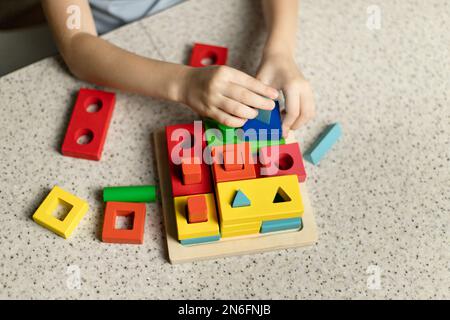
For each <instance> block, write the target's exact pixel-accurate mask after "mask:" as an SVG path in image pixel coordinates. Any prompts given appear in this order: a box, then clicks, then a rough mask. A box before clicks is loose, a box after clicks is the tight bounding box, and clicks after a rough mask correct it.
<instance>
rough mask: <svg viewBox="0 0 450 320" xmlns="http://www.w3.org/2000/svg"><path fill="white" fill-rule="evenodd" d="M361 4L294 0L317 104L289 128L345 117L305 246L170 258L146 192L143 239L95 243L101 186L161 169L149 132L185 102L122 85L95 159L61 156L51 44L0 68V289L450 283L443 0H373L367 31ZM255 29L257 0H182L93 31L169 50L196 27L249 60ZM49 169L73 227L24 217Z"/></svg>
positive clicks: (244, 62) (430, 293) (55, 293)
mask: <svg viewBox="0 0 450 320" xmlns="http://www.w3.org/2000/svg"><path fill="white" fill-rule="evenodd" d="M371 4H373V3H372V1H350V0H342V1H325V0H303V1H302V10H301V15H300V20H301V25H300V32H299V35H298V55H297V58H298V62H299V63H300V65H301V66H302V67H303V70H304V73H305V74H306V75H307V77H308V78H309V79H310V81H311V83H312V85H313V88H314V91H315V96H316V100H317V107H318V114H317V117H316V119H315V120H314V121H313V122H311V123H309V124H308V125H307V126H306V127H305V128H303V129H301V130H299V131H298V132H297V137H298V138H299V140H300V142H301V144H302V145H303V148H306V147H307V146H308V145H309V144H311V143H312V141H313V139H314V137H316V135H317V134H318V133H319V132H320V131H321V130H322V129H323V128H324V126H325V125H326V124H327V123H330V122H336V121H338V122H340V123H341V124H342V128H343V132H344V136H343V138H342V139H341V141H340V142H339V143H338V144H337V145H336V146H335V148H334V149H333V150H332V152H331V153H330V154H329V155H328V156H327V158H326V159H325V160H324V161H323V162H322V163H321V164H320V165H319V166H317V167H313V166H312V165H310V164H307V171H308V174H309V181H308V186H309V190H310V197H311V201H312V204H313V206H314V209H315V217H316V221H317V224H318V229H319V235H320V236H319V237H320V238H319V242H318V243H317V244H316V245H315V246H313V247H309V248H307V249H298V250H296V249H289V250H282V251H279V252H270V253H264V254H256V255H249V256H243V257H232V258H226V259H219V260H213V261H206V262H199V263H188V264H182V265H171V264H169V263H168V261H167V258H166V248H165V239H164V236H163V225H162V219H161V214H162V212H161V209H160V207H159V206H158V204H151V205H148V216H147V217H148V219H147V223H146V227H145V243H144V245H142V246H133V245H110V244H105V243H102V242H101V241H99V235H100V232H101V224H102V219H103V203H102V202H101V197H100V191H101V189H102V187H103V186H108V185H132V184H152V183H156V182H157V176H156V168H155V163H154V162H153V155H154V152H153V150H152V145H151V143H150V134H151V132H152V131H153V130H155V129H156V128H158V127H160V126H162V125H168V124H174V123H181V122H186V121H190V120H192V119H194V118H195V115H194V114H193V113H192V112H191V111H189V110H188V109H187V108H183V107H179V106H177V105H174V104H171V103H166V102H161V101H155V100H151V99H148V98H145V97H140V96H135V95H128V94H122V93H120V94H118V96H117V104H116V110H115V113H114V116H113V121H112V125H111V128H110V130H109V135H108V138H107V142H106V146H105V150H104V153H103V158H102V160H101V161H100V162H92V161H85V160H79V159H73V158H67V157H63V156H62V155H61V154H60V153H59V148H60V145H61V142H62V138H63V135H64V132H65V128H66V126H67V122H68V117H69V115H70V110H71V108H72V106H73V102H74V97H75V94H76V92H77V90H78V89H79V88H80V87H81V86H85V85H86V84H84V83H81V82H80V81H77V80H76V79H74V78H73V77H72V76H71V75H70V74H68V72H67V70H66V68H65V67H64V66H63V64H62V62H61V60H60V59H58V58H49V59H45V60H43V61H41V62H39V63H36V64H33V65H31V66H29V67H26V68H24V69H22V70H19V71H17V72H14V73H12V74H10V75H7V76H5V77H3V78H0V113H1V114H0V126H1V130H0V146H1V147H0V172H1V180H0V230H1V231H0V298H87V299H91V298H130V299H131V298H181V299H185V298H236V299H241V298H281V299H284V298H298V299H303V298H447V299H448V298H450V293H449V292H450V270H449V269H450V264H449V261H450V259H449V258H450V250H449V248H450V241H449V226H450V189H449V186H450V143H449V141H450V99H449V97H450V96H449V94H450V90H449V89H450V85H449V80H450V77H449V75H450V74H449V71H450V52H449V48H450V47H449V44H450V33H449V32H448V30H450V2H449V1H445V0H440V1H439V0H433V1H429V0H427V1H424V0H411V1H400V0H399V1H391V0H379V1H376V4H377V5H378V6H379V8H380V9H381V19H382V20H381V22H382V24H381V29H380V30H374V31H371V30H369V29H368V28H367V27H366V20H367V13H366V9H367V7H368V6H369V5H371ZM262 28H263V23H262V18H261V11H260V8H259V1H258V0H251V1H250V0H249V1H247V0H246V1H243V0H228V1H221V0H214V1H212V0H191V1H189V2H187V3H184V4H182V5H179V6H177V7H174V8H172V9H170V10H169V11H166V12H163V13H162V14H159V15H156V16H154V17H150V18H147V19H145V20H143V21H140V22H137V23H134V24H131V25H128V26H126V27H124V28H121V29H119V30H116V31H114V32H113V33H111V34H108V35H107V36H106V38H107V39H109V40H111V41H112V42H114V43H116V44H119V45H121V46H123V47H124V48H126V49H129V50H131V51H134V52H137V53H140V54H144V55H146V56H150V57H155V58H159V59H165V60H169V61H174V62H185V61H186V58H187V56H188V52H189V46H190V45H191V44H192V43H193V42H194V41H199V42H206V43H215V44H220V45H225V46H227V47H229V49H230V54H231V56H230V59H229V64H231V65H233V66H235V67H238V68H240V69H243V70H245V71H248V72H254V71H255V68H256V66H257V63H258V57H259V53H260V49H261V46H262V40H263V34H262V32H261V30H262ZM124 76H126V75H124ZM55 184H58V185H60V186H61V187H63V188H65V189H67V190H68V191H70V192H72V193H74V194H75V195H77V196H79V197H81V198H84V199H86V200H87V201H88V202H89V204H90V210H89V212H88V214H87V215H86V216H85V218H84V219H83V220H82V222H81V223H80V225H79V226H78V228H77V229H76V231H75V232H74V234H73V236H72V238H70V239H69V240H63V239H62V238H60V237H58V236H56V235H54V234H53V233H51V232H49V231H47V230H46V229H43V228H41V227H40V226H38V225H37V224H35V223H34V222H33V221H32V219H31V215H32V214H33V212H34V210H35V209H36V208H37V206H38V205H39V204H40V202H41V201H42V200H43V198H44V196H45V195H46V194H47V193H48V191H49V189H50V188H51V187H52V186H53V185H55ZM69 267H70V268H69ZM371 268H372V269H371ZM373 268H375V269H376V268H379V269H378V270H379V271H380V272H381V273H380V280H381V281H380V283H379V284H380V286H379V287H378V289H377V290H375V289H374V288H373V287H371V286H368V285H367V282H368V279H369V282H370V279H373V278H369V277H370V276H371V274H372V273H371V272H373ZM74 269H76V270H79V274H80V275H81V285H80V286H79V287H76V288H73V286H72V285H70V283H72V282H70V281H71V279H72V277H73V274H71V270H74ZM368 270H369V273H366V271H368ZM68 284H69V285H68Z"/></svg>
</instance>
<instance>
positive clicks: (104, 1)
mask: <svg viewBox="0 0 450 320" xmlns="http://www.w3.org/2000/svg"><path fill="white" fill-rule="evenodd" d="M183 1H185V0H89V3H90V5H91V9H92V14H93V15H94V20H95V25H96V27H97V32H98V33H99V34H103V33H105V32H108V31H111V30H113V29H115V28H118V27H120V26H122V25H124V24H127V23H130V22H132V21H135V20H138V19H141V18H143V17H145V16H149V15H152V14H155V13H158V12H160V11H162V10H164V9H167V8H170V7H172V6H174V5H176V4H178V3H180V2H183Z"/></svg>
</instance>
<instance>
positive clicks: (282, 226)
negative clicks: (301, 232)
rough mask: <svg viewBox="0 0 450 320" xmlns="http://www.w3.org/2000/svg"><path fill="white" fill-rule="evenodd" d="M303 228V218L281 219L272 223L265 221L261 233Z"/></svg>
mask: <svg viewBox="0 0 450 320" xmlns="http://www.w3.org/2000/svg"><path fill="white" fill-rule="evenodd" d="M301 228H302V218H290V219H280V220H272V221H263V223H262V225H261V233H268V232H276V231H284V230H294V229H295V230H298V229H301Z"/></svg>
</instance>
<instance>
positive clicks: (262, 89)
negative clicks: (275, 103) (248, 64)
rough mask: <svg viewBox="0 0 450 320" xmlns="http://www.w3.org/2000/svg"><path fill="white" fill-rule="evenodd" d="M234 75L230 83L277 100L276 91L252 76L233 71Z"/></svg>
mask: <svg viewBox="0 0 450 320" xmlns="http://www.w3.org/2000/svg"><path fill="white" fill-rule="evenodd" d="M235 71H236V73H235V75H233V79H232V81H233V82H234V83H236V84H238V85H240V86H242V87H244V88H247V89H248V90H251V91H253V92H255V93H258V94H260V95H262V96H264V97H268V98H270V99H272V100H274V99H276V98H278V90H276V89H274V88H272V87H269V86H268V85H265V84H264V83H263V82H261V81H259V80H258V79H256V78H253V77H252V76H249V75H248V74H246V73H245V72H242V71H238V70H235Z"/></svg>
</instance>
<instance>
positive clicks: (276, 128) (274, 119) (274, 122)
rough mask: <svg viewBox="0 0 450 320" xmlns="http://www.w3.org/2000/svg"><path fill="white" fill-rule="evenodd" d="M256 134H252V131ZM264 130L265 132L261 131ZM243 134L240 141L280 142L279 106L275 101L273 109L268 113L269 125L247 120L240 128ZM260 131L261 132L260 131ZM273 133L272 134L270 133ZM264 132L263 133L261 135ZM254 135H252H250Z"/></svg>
mask: <svg viewBox="0 0 450 320" xmlns="http://www.w3.org/2000/svg"><path fill="white" fill-rule="evenodd" d="M251 129H253V130H255V131H256V132H252V131H253V130H251ZM261 129H264V130H265V131H262V130H261ZM242 130H243V133H244V134H246V135H245V136H244V137H242V140H245V141H251V140H265V141H268V140H280V139H281V138H282V130H281V115H280V105H279V104H278V101H275V108H273V110H272V111H271V112H270V123H269V124H267V123H265V122H262V121H260V120H258V118H255V119H249V120H247V122H246V123H245V124H244V126H243V127H242ZM260 130H261V131H260ZM272 131H273V132H272ZM263 132H264V133H263ZM251 133H254V134H251Z"/></svg>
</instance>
